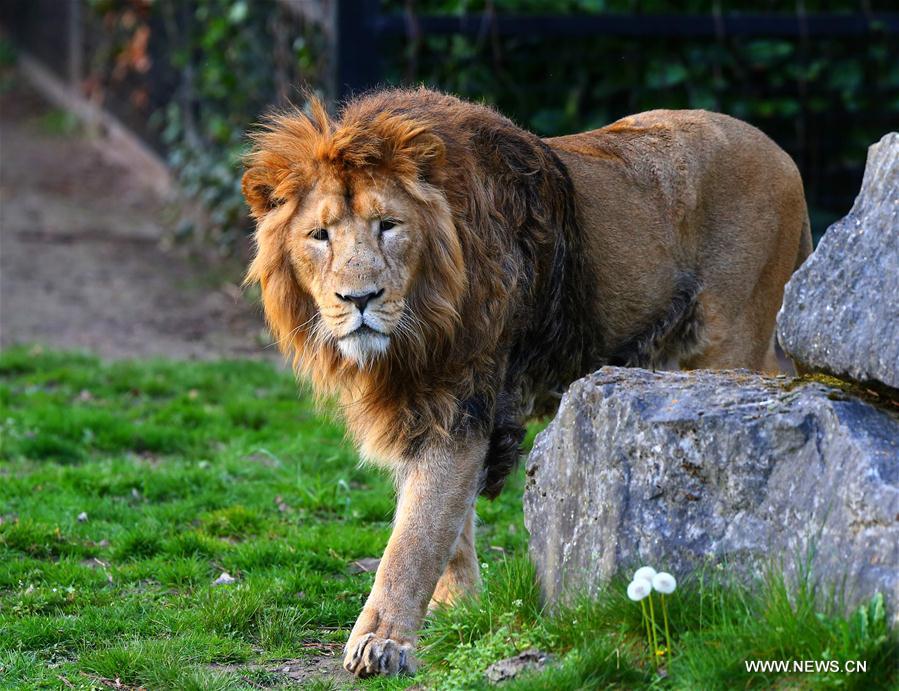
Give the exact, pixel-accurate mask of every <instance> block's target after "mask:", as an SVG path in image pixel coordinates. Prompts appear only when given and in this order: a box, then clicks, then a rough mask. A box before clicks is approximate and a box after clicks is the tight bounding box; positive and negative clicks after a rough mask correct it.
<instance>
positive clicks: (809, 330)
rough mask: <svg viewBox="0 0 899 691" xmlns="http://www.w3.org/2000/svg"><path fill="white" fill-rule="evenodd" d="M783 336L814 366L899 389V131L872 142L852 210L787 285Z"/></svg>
mask: <svg viewBox="0 0 899 691" xmlns="http://www.w3.org/2000/svg"><path fill="white" fill-rule="evenodd" d="M777 335H778V338H779V340H780V344H781V346H782V347H783V349H784V350H785V351H786V352H787V353H788V354H789V355H790V356H791V357H792V358H793V359H794V360H795V361H796V362H798V363H799V364H800V365H801V366H802V367H803V368H805V369H806V370H810V371H823V372H830V373H832V374H835V375H837V376H845V377H849V378H851V379H855V380H856V381H860V382H866V381H877V382H881V383H882V384H885V385H887V386H889V387H892V388H893V389H899V134H897V133H895V132H893V133H891V134H888V135H886V136H885V137H884V138H883V139H881V140H880V142H879V143H878V144H875V145H873V146H872V147H871V148H870V149H868V163H867V166H866V168H865V177H864V181H863V182H862V188H861V191H860V192H859V195H858V197H857V198H856V200H855V204H854V205H853V206H852V210H851V211H850V212H849V215H848V216H846V217H845V218H844V219H842V220H841V221H837V222H836V223H834V224H833V225H832V226H831V227H830V228H828V230H827V233H825V235H824V237H823V238H821V242H820V243H819V244H818V248H817V249H816V250H815V251H814V253H813V254H812V256H811V257H809V259H808V260H807V261H806V262H805V264H803V265H802V267H800V269H799V270H798V271H797V272H796V273H795V274H793V277H792V278H791V279H790V282H789V283H788V284H787V287H786V291H785V293H784V303H783V308H782V309H781V311H780V314H779V315H778V318H777Z"/></svg>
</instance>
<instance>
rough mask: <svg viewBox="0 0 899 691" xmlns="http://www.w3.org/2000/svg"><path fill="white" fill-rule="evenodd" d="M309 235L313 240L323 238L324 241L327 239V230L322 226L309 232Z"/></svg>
mask: <svg viewBox="0 0 899 691" xmlns="http://www.w3.org/2000/svg"><path fill="white" fill-rule="evenodd" d="M309 237H311V238H312V239H313V240H324V241H327V239H328V231H327V230H325V229H324V228H316V229H315V230H313V231H312V232H311V233H309Z"/></svg>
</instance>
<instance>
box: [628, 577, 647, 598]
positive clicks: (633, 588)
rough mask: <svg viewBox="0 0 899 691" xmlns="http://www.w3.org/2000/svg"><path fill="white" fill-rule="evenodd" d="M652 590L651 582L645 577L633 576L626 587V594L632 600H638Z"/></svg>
mask: <svg viewBox="0 0 899 691" xmlns="http://www.w3.org/2000/svg"><path fill="white" fill-rule="evenodd" d="M651 592H652V583H650V582H649V581H648V580H646V579H645V578H635V579H634V580H633V581H631V583H630V585H629V586H628V587H627V596H628V597H629V598H630V599H631V600H633V601H634V602H639V601H640V600H642V599H643V598H644V597H646V596H647V595H649V594H650V593H651Z"/></svg>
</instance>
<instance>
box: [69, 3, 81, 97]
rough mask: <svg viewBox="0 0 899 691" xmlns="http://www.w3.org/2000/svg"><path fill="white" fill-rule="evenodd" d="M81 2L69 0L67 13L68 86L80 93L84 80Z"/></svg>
mask: <svg viewBox="0 0 899 691" xmlns="http://www.w3.org/2000/svg"><path fill="white" fill-rule="evenodd" d="M81 3H82V0H70V1H69V12H68V20H69V21H68V36H67V43H68V46H67V47H68V58H67V62H68V74H67V75H66V76H67V77H68V79H69V86H71V88H73V89H75V90H76V91H78V92H79V93H81V80H82V79H84V69H83V67H82V44H83V43H84V36H83V33H82V25H81V21H82V17H81Z"/></svg>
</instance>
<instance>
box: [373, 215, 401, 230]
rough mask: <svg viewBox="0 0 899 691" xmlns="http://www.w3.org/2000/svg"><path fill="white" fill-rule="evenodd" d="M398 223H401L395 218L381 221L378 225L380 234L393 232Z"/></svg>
mask: <svg viewBox="0 0 899 691" xmlns="http://www.w3.org/2000/svg"><path fill="white" fill-rule="evenodd" d="M397 223H399V221H397V220H396V219H393V218H384V219H381V222H380V223H379V224H378V232H379V233H383V232H385V231H388V230H393V229H394V228H396V224H397Z"/></svg>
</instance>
